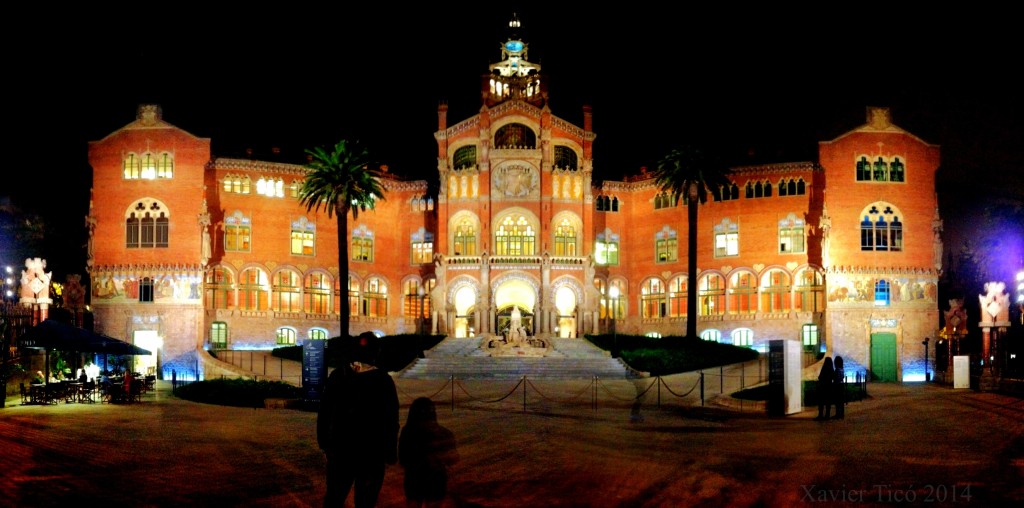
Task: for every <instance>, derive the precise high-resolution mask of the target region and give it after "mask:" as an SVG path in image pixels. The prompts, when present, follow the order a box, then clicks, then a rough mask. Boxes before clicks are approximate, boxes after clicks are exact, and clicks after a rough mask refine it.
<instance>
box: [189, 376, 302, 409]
mask: <svg viewBox="0 0 1024 508" xmlns="http://www.w3.org/2000/svg"><path fill="white" fill-rule="evenodd" d="M174 395H176V396H178V397H181V398H183V399H185V400H191V401H193V402H203V403H206V404H219V405H221V406H235V407H263V400H264V399H297V398H300V397H302V388H300V387H297V386H292V385H290V384H288V383H284V382H281V381H255V380H252V379H210V380H207V381H196V382H195V383H190V384H187V385H183V386H179V387H177V388H175V389H174Z"/></svg>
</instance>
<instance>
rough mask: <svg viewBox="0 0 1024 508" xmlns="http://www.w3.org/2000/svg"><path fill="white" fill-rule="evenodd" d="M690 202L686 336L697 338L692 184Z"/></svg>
mask: <svg viewBox="0 0 1024 508" xmlns="http://www.w3.org/2000/svg"><path fill="white" fill-rule="evenodd" d="M688 194H689V201H688V202H687V204H686V219H687V224H688V231H687V233H688V234H687V240H686V241H687V245H686V251H687V252H686V270H687V274H688V276H689V280H687V283H686V336H687V337H690V338H696V337H697V283H698V282H697V234H698V231H697V204H698V202H697V200H698V199H700V198H699V197H698V196H697V185H696V184H694V183H691V184H690V188H689V193H688Z"/></svg>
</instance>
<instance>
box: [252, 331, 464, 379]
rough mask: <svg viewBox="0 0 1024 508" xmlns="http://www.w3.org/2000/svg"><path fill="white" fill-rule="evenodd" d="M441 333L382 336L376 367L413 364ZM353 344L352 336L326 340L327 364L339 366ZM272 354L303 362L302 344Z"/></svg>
mask: <svg viewBox="0 0 1024 508" xmlns="http://www.w3.org/2000/svg"><path fill="white" fill-rule="evenodd" d="M443 339H444V336H443V335H418V334H412V333H406V334H400V335H387V336H384V337H382V338H381V340H380V343H381V351H380V361H379V362H378V363H379V365H378V367H380V368H382V369H387V370H388V371H389V372H394V371H399V370H402V369H404V368H405V367H406V366H407V365H409V364H410V363H412V361H413V360H415V359H416V358H422V357H423V351H425V350H428V349H430V348H432V347H434V346H436V345H437V344H438V343H439V342H441V340H443ZM354 344H355V337H346V338H342V337H332V338H330V339H328V340H327V347H326V350H325V353H324V355H325V357H326V358H325V359H326V362H327V366H328V367H331V368H337V367H339V366H340V365H341V364H342V362H343V361H345V358H346V357H347V356H348V352H349V351H351V350H352V347H353V346H354ZM272 354H273V355H274V356H275V357H278V358H284V359H286V360H295V361H298V362H301V361H302V346H288V347H279V348H276V349H274V351H273V352H272Z"/></svg>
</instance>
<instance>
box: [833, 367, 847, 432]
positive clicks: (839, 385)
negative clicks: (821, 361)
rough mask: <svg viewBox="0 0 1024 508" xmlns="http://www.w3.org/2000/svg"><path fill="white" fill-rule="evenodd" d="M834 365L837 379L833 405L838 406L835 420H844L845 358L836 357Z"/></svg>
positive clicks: (834, 382) (834, 383)
mask: <svg viewBox="0 0 1024 508" xmlns="http://www.w3.org/2000/svg"><path fill="white" fill-rule="evenodd" d="M833 363H834V368H835V379H834V380H833V381H832V394H833V395H832V403H833V404H835V405H836V415H835V417H834V418H836V419H837V420H842V419H843V418H844V417H845V416H846V371H845V370H844V369H843V357H842V356H836V360H835V362H833Z"/></svg>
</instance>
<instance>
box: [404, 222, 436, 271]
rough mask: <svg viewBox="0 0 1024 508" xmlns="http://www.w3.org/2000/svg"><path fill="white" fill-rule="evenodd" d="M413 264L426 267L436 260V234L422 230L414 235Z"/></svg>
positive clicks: (412, 240) (412, 241) (412, 239)
mask: <svg viewBox="0 0 1024 508" xmlns="http://www.w3.org/2000/svg"><path fill="white" fill-rule="evenodd" d="M410 242H411V243H412V264H414V265H424V264H428V263H431V262H433V260H434V234H433V233H431V232H428V231H427V230H426V229H424V228H420V229H419V230H417V231H416V232H414V233H413V234H412V238H411V240H410Z"/></svg>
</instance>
